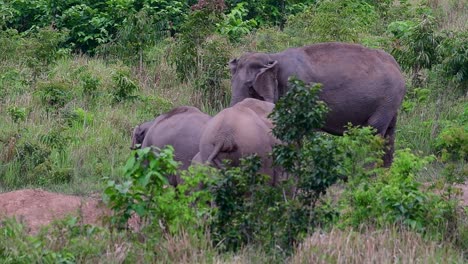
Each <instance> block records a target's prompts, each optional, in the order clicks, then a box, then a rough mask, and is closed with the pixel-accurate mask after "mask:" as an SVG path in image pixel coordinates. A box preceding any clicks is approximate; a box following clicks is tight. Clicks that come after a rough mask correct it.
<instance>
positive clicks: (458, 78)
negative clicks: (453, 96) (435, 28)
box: [438, 32, 468, 94]
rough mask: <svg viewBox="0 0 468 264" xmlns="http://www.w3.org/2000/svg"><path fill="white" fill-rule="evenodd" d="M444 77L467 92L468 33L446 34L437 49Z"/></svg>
mask: <svg viewBox="0 0 468 264" xmlns="http://www.w3.org/2000/svg"><path fill="white" fill-rule="evenodd" d="M438 53H439V56H440V61H441V64H442V69H443V73H444V76H446V77H447V78H449V79H450V80H452V81H453V82H454V83H455V84H456V85H457V86H459V88H460V89H461V91H462V92H463V94H466V93H467V92H468V33H467V32H446V33H445V37H444V40H443V41H442V42H441V43H440V45H439V47H438Z"/></svg>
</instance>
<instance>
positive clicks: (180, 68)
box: [169, 8, 230, 105]
mask: <svg viewBox="0 0 468 264" xmlns="http://www.w3.org/2000/svg"><path fill="white" fill-rule="evenodd" d="M221 19H222V16H221V14H220V13H219V11H216V10H211V9H207V8H205V9H201V10H195V11H193V12H192V13H190V14H189V16H188V18H187V21H186V22H185V23H184V24H183V25H182V26H181V32H180V34H179V35H177V36H178V41H177V43H176V44H175V45H174V48H173V50H172V51H171V54H170V56H169V61H170V62H171V64H172V65H173V66H175V69H176V72H177V76H178V78H179V79H180V80H182V81H188V80H191V79H194V80H195V88H196V89H197V90H198V91H200V92H201V94H202V98H204V99H203V100H204V102H203V103H208V104H211V105H215V104H219V103H221V104H223V102H225V101H227V99H226V89H224V87H223V85H222V81H223V80H224V79H226V77H227V74H228V71H227V67H226V65H227V61H228V60H229V57H230V50H229V44H228V42H227V41H226V39H224V38H223V37H220V36H217V35H214V32H215V31H216V26H215V24H216V23H218V22H220V21H221Z"/></svg>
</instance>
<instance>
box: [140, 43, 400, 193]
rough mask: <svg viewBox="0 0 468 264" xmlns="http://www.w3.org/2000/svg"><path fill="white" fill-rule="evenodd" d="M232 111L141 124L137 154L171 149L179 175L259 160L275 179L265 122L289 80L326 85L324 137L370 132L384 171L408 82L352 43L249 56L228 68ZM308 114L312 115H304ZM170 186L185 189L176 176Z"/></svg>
mask: <svg viewBox="0 0 468 264" xmlns="http://www.w3.org/2000/svg"><path fill="white" fill-rule="evenodd" d="M229 68H230V70H231V89H232V101H231V106H230V107H229V108H226V109H224V110H222V111H221V112H219V113H218V114H216V115H215V116H214V117H211V116H209V115H207V114H205V113H203V112H201V111H200V110H199V109H197V108H195V107H191V106H181V107H177V108H175V109H173V110H171V111H170V112H168V113H165V114H162V115H160V116H158V117H156V119H154V120H153V121H149V122H145V123H142V124H140V125H138V126H136V128H135V129H134V131H133V135H132V148H135V147H137V146H141V147H149V146H155V147H159V148H161V147H164V146H165V145H172V146H173V147H174V150H175V159H176V160H178V161H180V162H181V163H182V166H181V169H186V168H188V167H189V166H190V165H191V164H192V163H201V164H209V165H212V166H215V167H220V166H221V165H222V160H224V159H227V160H230V165H231V166H236V165H238V164H239V160H240V158H242V157H245V156H248V155H250V154H257V155H258V156H259V157H260V158H261V161H262V168H261V170H260V172H262V173H265V174H268V175H270V176H271V177H272V183H273V184H274V183H275V182H276V181H277V180H278V178H277V176H276V175H277V174H278V173H277V171H276V170H275V169H273V166H272V160H271V158H269V156H268V155H267V154H268V153H269V152H271V150H272V148H273V146H274V145H276V144H279V143H280V142H279V140H278V139H276V138H275V137H274V136H273V135H272V133H271V129H272V128H273V124H272V122H271V120H269V118H268V115H269V114H270V113H271V112H272V110H273V108H274V106H275V105H274V103H276V102H277V101H278V99H279V98H281V97H282V96H283V95H285V94H286V92H287V90H288V86H287V82H288V78H289V77H291V76H296V77H297V78H299V79H301V80H303V81H305V82H307V83H310V82H314V83H322V84H323V89H322V91H321V93H320V99H321V100H323V101H324V102H325V103H326V104H327V105H328V107H329V109H330V111H329V113H328V114H327V117H326V122H325V125H324V126H323V128H322V130H323V131H325V132H327V133H330V134H333V135H342V134H343V132H344V131H345V127H346V125H347V124H348V123H351V124H353V125H355V126H371V127H373V128H375V129H376V132H377V133H378V134H379V135H381V136H382V137H383V138H385V140H386V146H385V147H386V149H385V155H384V157H383V160H384V166H390V164H391V163H392V157H393V145H394V139H395V127H396V121H397V113H398V109H399V107H400V105H401V103H402V100H403V97H404V95H405V92H406V88H405V80H404V78H403V75H402V74H401V71H400V67H399V65H398V63H397V62H396V61H395V59H394V58H393V57H392V56H391V55H389V54H388V53H386V52H384V51H381V50H376V49H369V48H366V47H363V46H361V45H358V44H347V43H338V42H330V43H319V44H314V45H310V46H305V47H299V48H290V49H287V50H285V51H283V52H279V53H270V54H268V53H246V54H244V55H242V56H241V57H240V58H237V59H233V60H231V61H230V62H229ZM304 111H307V109H304ZM169 183H170V184H171V185H174V186H176V185H177V184H179V183H180V178H178V177H177V176H172V177H171V178H170V179H169Z"/></svg>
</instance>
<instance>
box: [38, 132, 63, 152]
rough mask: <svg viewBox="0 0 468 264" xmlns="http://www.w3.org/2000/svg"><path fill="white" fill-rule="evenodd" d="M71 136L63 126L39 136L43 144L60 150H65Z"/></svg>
mask: <svg viewBox="0 0 468 264" xmlns="http://www.w3.org/2000/svg"><path fill="white" fill-rule="evenodd" d="M70 139H71V138H70V137H69V136H68V135H66V134H65V129H64V128H63V127H56V128H55V127H54V128H53V129H51V130H50V131H49V132H48V133H47V134H43V135H40V136H39V140H40V142H41V143H42V144H44V145H46V146H48V147H49V148H51V149H55V150H57V151H59V152H62V153H63V152H64V151H65V149H66V147H68V143H69V141H70Z"/></svg>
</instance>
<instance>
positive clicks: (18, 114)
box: [7, 106, 26, 124]
mask: <svg viewBox="0 0 468 264" xmlns="http://www.w3.org/2000/svg"><path fill="white" fill-rule="evenodd" d="M7 112H8V115H10V118H11V120H13V122H15V123H16V124H18V123H19V122H20V121H24V120H25V119H26V108H24V107H16V106H11V107H8V109H7Z"/></svg>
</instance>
